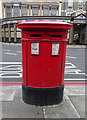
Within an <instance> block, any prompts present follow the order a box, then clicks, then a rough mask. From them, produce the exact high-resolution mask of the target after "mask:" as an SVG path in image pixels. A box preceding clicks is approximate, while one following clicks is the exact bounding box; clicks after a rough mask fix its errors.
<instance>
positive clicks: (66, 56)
mask: <svg viewBox="0 0 87 120" xmlns="http://www.w3.org/2000/svg"><path fill="white" fill-rule="evenodd" d="M66 57H67V58H73V59H76V57H72V56H66Z"/></svg>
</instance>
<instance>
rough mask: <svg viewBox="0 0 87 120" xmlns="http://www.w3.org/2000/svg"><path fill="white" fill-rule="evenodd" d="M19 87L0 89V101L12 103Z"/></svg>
mask: <svg viewBox="0 0 87 120" xmlns="http://www.w3.org/2000/svg"><path fill="white" fill-rule="evenodd" d="M19 88H21V87H20V86H3V87H0V101H13V98H14V95H15V92H16V91H17V89H19Z"/></svg>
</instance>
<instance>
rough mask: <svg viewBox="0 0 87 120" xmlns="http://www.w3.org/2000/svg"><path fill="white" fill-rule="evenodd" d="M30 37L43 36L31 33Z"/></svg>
mask: <svg viewBox="0 0 87 120" xmlns="http://www.w3.org/2000/svg"><path fill="white" fill-rule="evenodd" d="M30 37H41V35H40V34H30Z"/></svg>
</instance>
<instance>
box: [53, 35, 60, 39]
mask: <svg viewBox="0 0 87 120" xmlns="http://www.w3.org/2000/svg"><path fill="white" fill-rule="evenodd" d="M51 37H52V38H62V35H51Z"/></svg>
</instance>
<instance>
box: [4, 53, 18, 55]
mask: <svg viewBox="0 0 87 120" xmlns="http://www.w3.org/2000/svg"><path fill="white" fill-rule="evenodd" d="M5 54H6V55H17V54H15V53H5Z"/></svg>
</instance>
